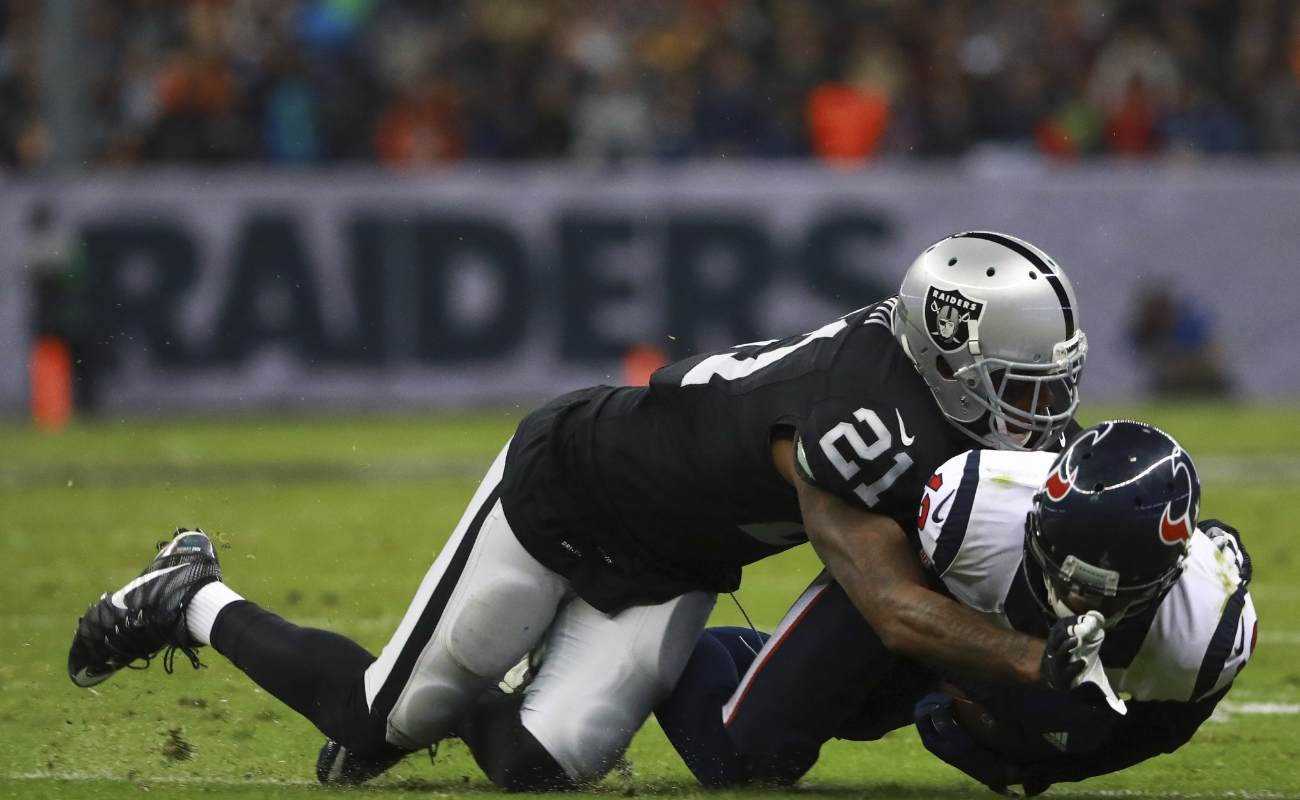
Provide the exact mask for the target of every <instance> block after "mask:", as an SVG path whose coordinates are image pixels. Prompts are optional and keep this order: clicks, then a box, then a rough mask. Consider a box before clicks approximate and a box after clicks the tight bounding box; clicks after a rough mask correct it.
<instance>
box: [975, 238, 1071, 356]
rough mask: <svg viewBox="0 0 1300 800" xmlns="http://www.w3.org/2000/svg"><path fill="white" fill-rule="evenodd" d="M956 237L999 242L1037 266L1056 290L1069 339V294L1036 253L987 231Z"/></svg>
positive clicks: (1058, 277)
mask: <svg viewBox="0 0 1300 800" xmlns="http://www.w3.org/2000/svg"><path fill="white" fill-rule="evenodd" d="M957 236H958V237H961V238H966V239H983V240H984V241H986V242H993V243H994V244H1000V245H1002V246H1003V247H1005V248H1007V249H1008V250H1013V251H1015V252H1016V253H1017V254H1019V255H1020V256H1022V257H1024V258H1025V260H1027V261H1028V262H1029V263H1030V264H1033V265H1034V266H1035V267H1037V268H1038V271H1039V272H1041V273H1043V277H1044V278H1046V279H1047V283H1048V284H1049V285H1050V286H1051V287H1052V291H1054V292H1056V299H1057V300H1059V301H1060V303H1061V313H1062V314H1064V315H1065V338H1067V339H1069V338H1070V337H1071V336H1073V335H1074V309H1073V308H1071V307H1070V296H1069V295H1067V294H1066V293H1065V284H1063V283H1061V278H1060V276H1058V275H1057V274H1056V271H1055V270H1053V269H1052V267H1051V265H1049V264H1048V263H1047V262H1046V261H1044V260H1043V259H1041V258H1039V257H1038V254H1037V253H1035V252H1034V251H1033V250H1030V249H1029V248H1028V247H1025V246H1024V245H1023V244H1021V243H1020V242H1017V241H1016V240H1015V239H1011V238H1008V237H1006V236H1002V235H1001V234H997V233H990V232H989V231H967V232H966V233H959V234H957Z"/></svg>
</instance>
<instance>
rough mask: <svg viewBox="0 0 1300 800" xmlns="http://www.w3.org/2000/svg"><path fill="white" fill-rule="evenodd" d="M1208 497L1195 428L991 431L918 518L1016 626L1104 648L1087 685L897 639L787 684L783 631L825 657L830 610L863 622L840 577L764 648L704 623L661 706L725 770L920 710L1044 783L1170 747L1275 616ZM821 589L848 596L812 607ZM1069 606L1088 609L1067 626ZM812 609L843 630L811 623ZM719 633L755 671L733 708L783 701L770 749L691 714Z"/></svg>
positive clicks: (750, 770) (939, 747)
mask: <svg viewBox="0 0 1300 800" xmlns="http://www.w3.org/2000/svg"><path fill="white" fill-rule="evenodd" d="M1199 500H1200V485H1199V481H1198V478H1197V475H1196V469H1195V467H1194V466H1193V464H1192V461H1191V459H1190V458H1189V457H1188V455H1187V453H1186V452H1185V451H1184V450H1183V448H1182V447H1181V446H1179V444H1178V443H1177V442H1176V441H1174V440H1173V439H1172V438H1171V437H1169V436H1168V435H1167V434H1165V433H1164V432H1162V431H1160V430H1159V429H1157V428H1154V427H1152V426H1150V425H1147V424H1144V423H1140V422H1130V421H1116V422H1105V423H1102V424H1100V425H1097V426H1095V427H1093V428H1089V429H1088V430H1086V431H1084V432H1083V433H1081V434H1079V435H1078V436H1077V437H1075V438H1074V439H1073V440H1072V441H1071V443H1070V445H1069V446H1068V448H1067V449H1065V450H1064V451H1063V452H1062V453H1061V454H1060V455H1053V454H1051V453H1015V452H1002V451H991V450H973V451H970V452H968V453H964V454H961V455H958V456H956V457H954V458H952V459H950V460H948V461H947V462H946V463H944V464H943V465H942V466H941V467H940V468H939V469H938V470H937V471H936V472H935V473H934V475H933V476H932V477H931V478H930V480H929V481H928V483H927V484H926V488H925V491H924V495H923V497H922V500H921V505H920V511H919V514H918V519H917V530H918V532H919V540H920V541H919V544H920V547H921V550H922V561H923V562H924V563H925V565H926V567H927V569H928V571H929V572H930V573H931V576H932V578H933V579H934V581H935V583H936V585H937V586H939V588H941V590H942V591H944V592H946V593H948V594H949V595H950V596H952V597H954V598H955V599H956V600H958V601H959V602H960V603H962V604H963V605H965V606H967V607H969V608H972V609H975V610H978V611H981V612H985V613H987V614H989V615H992V616H993V617H994V618H996V619H997V620H999V622H1000V623H1001V624H1002V625H1004V626H1006V627H1007V628H1010V629H1014V630H1019V631H1022V632H1025V633H1031V634H1036V635H1043V636H1048V639H1049V644H1048V648H1047V652H1048V653H1049V654H1051V653H1053V652H1058V651H1059V648H1060V647H1061V646H1062V645H1066V646H1068V647H1072V648H1074V649H1076V650H1083V651H1088V652H1092V653H1096V654H1097V655H1098V656H1099V658H1097V659H1090V660H1089V661H1088V666H1087V667H1086V670H1087V671H1085V672H1084V673H1083V674H1080V675H1078V676H1077V677H1076V678H1075V680H1074V685H1075V687H1076V688H1075V689H1074V690H1072V691H1070V692H1064V691H1050V690H1047V689H1027V688H1024V687H1006V686H995V685H991V684H985V683H981V682H978V681H975V680H971V679H969V678H967V677H963V676H960V675H955V674H948V675H938V674H935V673H931V672H930V671H929V670H927V669H926V668H925V667H924V666H923V665H920V664H917V663H915V662H913V661H910V660H907V659H904V658H898V657H894V656H891V655H888V654H886V655H885V656H884V657H883V658H881V659H878V661H881V662H882V663H878V664H875V665H873V666H872V668H871V669H870V670H859V671H857V672H856V673H855V675H854V676H853V678H852V679H851V680H839V681H838V682H836V683H835V685H831V684H828V682H826V681H820V680H819V681H807V680H802V681H798V680H794V679H792V676H790V677H787V679H786V680H784V681H782V684H783V687H784V690H782V689H781V688H780V687H778V685H777V684H775V683H773V682H772V681H771V680H770V679H768V680H767V681H766V682H764V681H756V680H755V677H756V676H757V675H758V674H759V673H760V672H765V671H766V670H765V668H766V667H767V666H769V665H770V664H771V663H773V661H774V659H773V658H772V655H773V653H775V652H777V651H778V650H780V651H784V653H785V655H784V661H785V663H794V664H800V663H802V664H811V663H815V662H817V660H818V658H819V655H818V651H819V650H820V651H822V652H824V651H825V650H826V648H827V647H829V646H831V643H833V642H834V640H835V636H836V635H837V634H842V630H841V631H836V630H831V629H830V628H831V627H833V626H836V625H838V626H839V627H840V628H843V627H845V626H850V625H854V624H856V620H854V619H852V618H851V617H849V616H846V615H845V614H843V613H837V612H836V609H837V608H839V607H840V606H842V605H846V604H845V603H844V601H843V597H842V595H841V594H839V593H837V592H836V591H835V587H834V584H833V583H831V582H829V581H822V582H819V583H818V584H814V586H812V587H810V588H809V590H808V591H807V592H805V594H804V596H803V597H802V598H801V599H800V601H799V602H798V603H796V604H795V607H794V608H793V609H792V611H791V613H790V614H789V615H787V618H786V620H784V621H783V622H782V623H781V625H780V626H779V627H778V629H777V631H776V633H775V634H774V635H773V636H772V637H771V638H769V639H767V640H766V644H765V645H763V647H762V649H761V650H760V651H759V652H758V654H757V656H754V655H753V654H752V653H749V651H748V650H746V649H745V648H744V647H741V646H737V645H736V640H737V637H738V636H741V635H742V634H741V633H740V632H737V631H736V630H735V629H728V630H725V631H723V630H719V629H711V630H710V631H709V632H706V636H705V638H702V640H701V646H700V647H697V653H696V656H693V658H692V661H691V664H690V665H689V666H688V667H687V670H686V673H685V674H684V676H683V678H682V681H681V683H679V686H678V689H677V691H676V692H675V693H674V695H673V696H672V697H671V698H670V699H669V701H668V702H667V703H665V704H664V705H663V706H661V707H660V709H659V710H658V711H657V712H656V713H657V714H658V716H659V719H660V721H661V723H664V727H665V730H666V731H667V732H668V735H669V738H670V739H672V740H673V742H674V744H675V745H677V746H678V749H679V751H681V752H682V755H683V757H684V758H685V760H686V761H687V764H688V765H689V766H691V769H692V771H693V772H695V773H696V775H697V776H699V777H700V778H701V780H702V781H704V782H706V783H709V784H711V785H722V784H727V783H738V782H745V781H751V780H777V781H782V782H784V781H791V780H794V779H797V778H798V776H799V775H801V774H802V772H803V771H805V770H806V769H807V768H808V767H810V766H811V765H812V763H813V761H815V759H816V753H817V749H818V748H819V747H820V745H821V744H822V743H823V742H825V741H826V740H827V739H829V738H832V737H837V738H845V739H858V740H865V739H874V738H879V737H880V736H881V735H883V734H884V733H885V732H887V731H889V730H891V729H894V728H897V727H900V726H902V725H905V724H907V723H908V722H914V723H915V724H916V726H917V729H918V731H919V732H920V734H921V739H922V741H923V742H924V743H925V745H926V747H927V748H928V749H930V751H931V752H933V753H935V754H936V755H938V756H939V757H940V758H942V759H944V760H945V761H947V762H948V763H950V764H952V765H954V766H956V767H958V768H959V769H961V770H962V771H964V772H966V773H967V774H969V775H971V776H972V777H974V778H976V779H977V780H979V781H981V782H982V783H984V784H986V785H988V786H990V787H992V788H995V789H999V790H1002V789H1005V788H1006V787H1007V786H1010V785H1021V786H1023V787H1024V788H1025V790H1026V792H1027V793H1030V794H1036V793H1038V792H1041V791H1043V790H1045V789H1046V788H1047V787H1048V786H1050V785H1051V784H1052V783H1056V782H1059V781H1072V780H1082V779H1084V778H1087V777H1090V776H1093V775H1098V774H1102V773H1106V772H1113V771H1115V770H1119V769H1123V768H1125V767H1128V766H1131V765H1133V764H1136V763H1138V762H1140V761H1143V760H1145V759H1147V758H1150V757H1152V756H1154V755H1157V754H1159V753H1164V752H1172V751H1173V750H1175V749H1176V748H1178V747H1180V746H1181V745H1182V744H1184V743H1185V742H1186V741H1188V740H1189V739H1190V738H1191V736H1192V734H1193V733H1194V732H1195V731H1196V729H1197V728H1198V727H1199V725H1200V724H1201V723H1202V722H1203V721H1204V720H1205V719H1207V718H1208V717H1209V716H1210V714H1211V712H1212V711H1213V709H1214V707H1215V705H1216V704H1217V703H1218V702H1219V700H1220V699H1222V698H1223V696H1224V695H1225V694H1226V693H1227V691H1228V689H1229V687H1230V686H1231V684H1232V681H1233V679H1234V678H1235V677H1236V675H1237V674H1238V673H1239V672H1240V671H1241V670H1242V668H1244V667H1245V665H1246V662H1247V660H1248V659H1249V658H1250V656H1251V652H1252V651H1253V649H1254V646H1255V642H1256V640H1257V635H1258V626H1257V622H1256V616H1255V608H1254V604H1253V603H1252V601H1251V597H1250V593H1249V591H1248V588H1247V587H1248V584H1249V581H1250V575H1251V565H1250V559H1249V557H1248V556H1247V554H1246V551H1245V549H1244V548H1243V547H1242V545H1241V540H1240V537H1239V536H1238V535H1237V532H1236V531H1235V530H1234V529H1233V528H1231V527H1230V526H1228V525H1226V524H1224V523H1221V522H1218V521H1216V520H1205V521H1202V522H1201V523H1200V524H1199V525H1198V523H1197V516H1198V511H1199ZM814 607H817V608H823V609H830V611H829V612H823V613H821V614H819V615H813V614H809V613H808V610H809V609H811V608H814ZM1079 615H1083V617H1082V618H1080V617H1079ZM837 617H838V620H839V621H838V623H836V622H834V620H835V619H836V618H837ZM1060 619H1075V620H1078V622H1077V623H1076V624H1074V625H1072V626H1069V627H1068V628H1067V627H1061V626H1056V627H1053V625H1054V623H1056V622H1057V621H1058V620H1060ZM810 623H811V624H813V625H819V626H822V627H823V628H826V630H823V631H820V632H819V631H803V630H801V629H802V628H804V627H806V626H808V625H809V624H810ZM1049 629H1050V630H1051V634H1050V635H1049V633H1048V632H1049ZM748 638H749V639H750V644H751V645H752V644H754V642H753V641H752V638H753V637H752V636H751V637H748ZM718 642H720V643H721V644H722V645H723V646H725V647H726V649H727V651H728V652H729V653H730V655H731V658H732V661H733V662H734V664H735V667H733V669H737V668H738V669H739V672H740V673H743V678H741V679H740V682H739V685H738V686H737V688H736V689H735V690H734V692H732V694H731V696H730V697H729V698H728V699H727V701H726V704H725V705H724V707H723V716H724V723H727V724H730V720H731V719H733V718H734V716H735V713H736V707H737V706H739V705H743V706H746V707H749V708H750V709H751V713H753V711H752V710H753V709H757V710H758V714H757V716H756V718H755V720H756V721H757V720H761V719H762V717H764V716H765V717H767V718H768V719H769V720H770V721H772V722H774V723H775V722H777V721H778V720H779V721H780V724H781V728H782V729H780V730H779V731H777V732H776V733H774V734H772V735H773V736H776V737H779V738H780V742H778V743H777V744H775V745H773V744H772V743H771V742H770V741H769V742H768V743H767V744H766V746H765V749H764V751H763V752H757V751H756V750H755V749H751V750H750V751H749V752H746V751H745V750H744V745H745V741H744V740H743V739H738V738H736V737H734V736H733V737H732V738H731V740H730V741H722V740H719V738H718V737H716V736H713V737H712V738H711V736H710V733H709V731H707V730H700V726H699V724H698V723H691V720H692V719H697V718H698V715H697V714H689V713H685V712H686V709H688V708H691V707H698V706H699V704H701V703H703V702H706V701H707V700H708V697H707V696H706V695H707V694H708V691H709V690H710V689H709V687H711V686H712V687H716V686H719V685H725V683H723V682H721V681H720V680H719V679H718V677H717V676H716V674H715V675H713V676H709V675H704V674H697V673H702V671H703V669H704V666H703V665H704V663H705V661H704V660H703V659H702V658H697V657H699V656H703V655H704V654H705V653H706V652H708V651H709V648H714V647H716V643H718ZM791 649H795V650H799V651H800V652H796V653H793V654H792V653H790V652H789V650H791ZM697 661H698V663H697ZM885 662H888V663H885ZM714 663H715V664H716V662H714ZM713 670H714V672H715V673H716V672H717V667H716V666H715V667H713ZM732 674H736V673H735V672H733V673H732ZM805 677H806V676H805ZM732 685H735V684H734V683H733V684H732ZM716 696H717V694H716V692H715V693H714V695H713V697H715V698H716ZM714 703H715V704H714V706H713V708H715V709H716V707H717V706H716V700H715V701H714ZM791 706H794V707H813V708H820V709H831V708H838V709H845V710H846V711H845V712H844V713H843V714H842V715H840V716H839V717H835V718H833V719H832V721H831V722H830V723H829V725H828V724H827V723H825V722H824V721H822V720H821V719H820V718H821V717H824V716H825V714H820V715H819V719H817V720H815V721H814V720H813V719H812V718H811V717H808V718H807V719H808V720H809V721H808V722H806V723H803V722H794V723H791V722H790V719H791V717H789V716H788V715H786V712H784V711H782V710H781V709H786V708H789V707H791ZM715 713H716V712H715ZM795 719H800V718H795ZM692 724H694V727H693V728H692ZM831 726H833V727H831Z"/></svg>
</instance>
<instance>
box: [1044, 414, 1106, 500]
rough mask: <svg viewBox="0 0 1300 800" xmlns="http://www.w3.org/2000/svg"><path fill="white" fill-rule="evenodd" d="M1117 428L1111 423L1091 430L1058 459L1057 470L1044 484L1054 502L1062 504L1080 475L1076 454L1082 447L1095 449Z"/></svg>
mask: <svg viewBox="0 0 1300 800" xmlns="http://www.w3.org/2000/svg"><path fill="white" fill-rule="evenodd" d="M1114 427H1115V426H1114V425H1112V424H1111V423H1109V422H1103V423H1101V424H1100V425H1098V426H1097V427H1095V428H1089V429H1088V430H1086V431H1084V432H1083V433H1081V434H1079V437H1078V438H1077V439H1075V440H1074V442H1073V443H1072V444H1071V445H1070V449H1069V450H1068V451H1066V452H1065V454H1064V455H1062V456H1061V457H1060V458H1058V459H1057V466H1056V469H1055V470H1053V471H1052V474H1051V475H1048V476H1047V481H1046V482H1045V483H1044V484H1043V491H1044V492H1045V493H1046V494H1047V497H1048V498H1049V499H1051V500H1052V501H1053V502H1060V501H1061V500H1064V499H1065V496H1066V495H1067V494H1069V493H1070V489H1071V488H1073V486H1074V480H1075V477H1076V476H1077V475H1078V474H1079V464H1078V461H1077V459H1076V458H1075V453H1076V451H1078V450H1079V449H1080V448H1082V447H1085V446H1087V447H1095V446H1096V445H1097V443H1098V442H1100V441H1101V440H1102V439H1104V438H1106V434H1108V433H1110V432H1111V430H1112V429H1113V428H1114Z"/></svg>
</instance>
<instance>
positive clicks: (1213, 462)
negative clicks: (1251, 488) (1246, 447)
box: [1196, 453, 1300, 483]
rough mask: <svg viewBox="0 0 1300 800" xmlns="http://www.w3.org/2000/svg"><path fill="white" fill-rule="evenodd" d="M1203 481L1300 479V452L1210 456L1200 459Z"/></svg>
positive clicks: (1198, 467) (1256, 481) (1240, 481)
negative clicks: (1298, 453) (1299, 453)
mask: <svg viewBox="0 0 1300 800" xmlns="http://www.w3.org/2000/svg"><path fill="white" fill-rule="evenodd" d="M1196 472H1197V474H1198V475H1200V478H1201V481H1202V482H1205V481H1210V482H1216V483H1258V482H1260V481H1261V480H1266V481H1268V482H1270V483H1271V482H1275V481H1281V482H1286V481H1294V480H1300V455H1297V454H1295V453H1275V454H1269V455H1206V456H1202V457H1199V458H1197V459H1196Z"/></svg>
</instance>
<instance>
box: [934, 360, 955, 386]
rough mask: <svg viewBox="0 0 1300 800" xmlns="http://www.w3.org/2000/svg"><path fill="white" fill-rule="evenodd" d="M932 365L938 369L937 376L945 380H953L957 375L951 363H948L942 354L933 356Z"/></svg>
mask: <svg viewBox="0 0 1300 800" xmlns="http://www.w3.org/2000/svg"><path fill="white" fill-rule="evenodd" d="M934 367H935V369H937V370H938V371H939V377H941V378H943V379H944V380H946V381H951V380H954V379H956V377H957V372H956V371H955V370H954V369H953V368H952V364H949V363H948V359H946V358H944V357H943V356H935V357H934Z"/></svg>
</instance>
